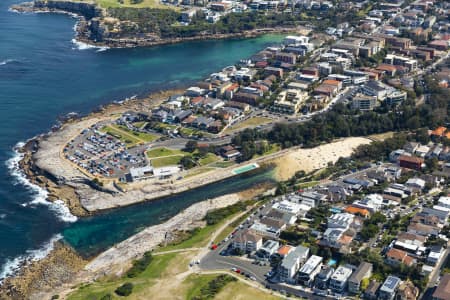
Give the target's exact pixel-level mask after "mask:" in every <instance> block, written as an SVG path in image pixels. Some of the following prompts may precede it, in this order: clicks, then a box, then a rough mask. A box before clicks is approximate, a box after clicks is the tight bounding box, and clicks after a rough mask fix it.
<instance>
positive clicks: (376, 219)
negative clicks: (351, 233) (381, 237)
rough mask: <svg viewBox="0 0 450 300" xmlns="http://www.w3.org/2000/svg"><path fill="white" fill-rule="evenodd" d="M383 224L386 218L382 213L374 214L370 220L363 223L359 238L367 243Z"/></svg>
mask: <svg viewBox="0 0 450 300" xmlns="http://www.w3.org/2000/svg"><path fill="white" fill-rule="evenodd" d="M384 222H386V217H385V216H384V215H383V214H382V213H380V212H376V213H374V214H373V215H372V217H370V219H368V220H366V221H364V227H363V229H362V230H361V232H360V235H361V238H362V239H363V240H364V241H368V240H369V239H371V238H373V237H375V236H376V235H377V233H378V232H379V230H380V227H379V225H380V224H382V223H384Z"/></svg>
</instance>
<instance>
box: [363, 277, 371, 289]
mask: <svg viewBox="0 0 450 300" xmlns="http://www.w3.org/2000/svg"><path fill="white" fill-rule="evenodd" d="M369 283H370V279H369V278H363V279H362V280H361V290H362V291H365V290H366V289H367V287H368V286H369Z"/></svg>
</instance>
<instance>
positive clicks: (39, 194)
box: [6, 142, 77, 222]
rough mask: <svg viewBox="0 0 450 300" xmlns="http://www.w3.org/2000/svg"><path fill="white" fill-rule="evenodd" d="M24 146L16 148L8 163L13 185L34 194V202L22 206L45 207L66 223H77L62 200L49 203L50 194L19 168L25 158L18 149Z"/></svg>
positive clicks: (22, 144) (18, 145) (19, 144)
mask: <svg viewBox="0 0 450 300" xmlns="http://www.w3.org/2000/svg"><path fill="white" fill-rule="evenodd" d="M24 145H25V144H24V143H23V142H20V143H18V144H17V145H16V147H15V155H14V156H13V157H11V158H10V159H9V160H8V161H7V162H6V165H7V166H8V169H9V170H10V173H11V175H12V176H13V177H14V179H15V181H14V182H13V183H14V184H20V185H23V186H24V187H26V188H27V189H28V190H29V191H31V192H32V193H33V196H34V197H33V200H31V201H30V202H26V203H22V206H24V207H28V206H37V205H45V206H47V207H48V208H49V210H51V211H53V212H54V213H55V214H56V216H57V217H58V218H59V219H60V220H62V221H64V222H75V221H76V220H77V217H76V216H74V215H72V214H71V213H70V211H69V208H67V206H65V205H64V202H63V201H62V200H56V201H54V202H50V201H48V200H47V198H48V192H47V191H46V190H45V189H43V188H41V187H40V186H38V185H36V184H33V183H31V182H30V181H29V180H28V178H27V177H26V176H25V174H24V173H23V172H22V170H21V169H20V168H19V162H20V161H21V159H22V158H23V154H22V153H20V152H19V151H17V149H19V148H21V147H23V146H24Z"/></svg>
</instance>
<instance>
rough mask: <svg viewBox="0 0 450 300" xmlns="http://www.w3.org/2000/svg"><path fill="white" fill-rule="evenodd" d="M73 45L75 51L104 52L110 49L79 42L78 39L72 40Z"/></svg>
mask: <svg viewBox="0 0 450 300" xmlns="http://www.w3.org/2000/svg"><path fill="white" fill-rule="evenodd" d="M72 43H73V44H74V45H75V47H73V48H72V49H73V50H89V49H97V52H103V51H106V50H108V49H109V47H102V46H94V45H90V44H87V43H84V42H80V41H77V40H76V39H72Z"/></svg>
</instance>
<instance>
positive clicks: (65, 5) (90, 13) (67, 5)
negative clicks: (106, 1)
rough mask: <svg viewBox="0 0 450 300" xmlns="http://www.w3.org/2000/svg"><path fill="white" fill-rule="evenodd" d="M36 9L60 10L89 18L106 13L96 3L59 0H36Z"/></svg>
mask: <svg viewBox="0 0 450 300" xmlns="http://www.w3.org/2000/svg"><path fill="white" fill-rule="evenodd" d="M34 7H35V9H37V10H39V9H41V10H59V11H65V12H69V13H73V14H77V15H80V16H83V17H84V18H86V19H87V20H90V19H92V18H95V17H102V16H103V15H104V11H103V9H101V8H100V7H98V6H97V5H96V4H95V3H87V2H72V1H59V0H35V1H34Z"/></svg>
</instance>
